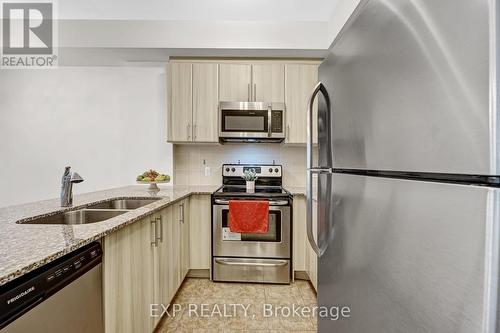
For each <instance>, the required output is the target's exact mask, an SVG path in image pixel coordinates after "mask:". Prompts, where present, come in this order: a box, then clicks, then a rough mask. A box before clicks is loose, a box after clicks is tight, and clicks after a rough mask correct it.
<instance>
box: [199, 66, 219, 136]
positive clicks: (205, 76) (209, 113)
mask: <svg viewBox="0 0 500 333" xmlns="http://www.w3.org/2000/svg"><path fill="white" fill-rule="evenodd" d="M218 68H219V65H217V64H209V63H207V64H201V63H200V64H193V141H196V142H218V141H219V137H218V124H217V119H218V116H217V111H218V110H219V99H218V93H219V92H218Z"/></svg>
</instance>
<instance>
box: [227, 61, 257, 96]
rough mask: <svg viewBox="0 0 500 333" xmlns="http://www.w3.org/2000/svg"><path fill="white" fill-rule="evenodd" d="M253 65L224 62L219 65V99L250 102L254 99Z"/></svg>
mask: <svg viewBox="0 0 500 333" xmlns="http://www.w3.org/2000/svg"><path fill="white" fill-rule="evenodd" d="M251 85H252V66H251V65H248V64H233V63H222V64H220V65H219V100H220V101H224V102H228V101H236V102H245V101H248V102H250V101H251V100H252V87H251Z"/></svg>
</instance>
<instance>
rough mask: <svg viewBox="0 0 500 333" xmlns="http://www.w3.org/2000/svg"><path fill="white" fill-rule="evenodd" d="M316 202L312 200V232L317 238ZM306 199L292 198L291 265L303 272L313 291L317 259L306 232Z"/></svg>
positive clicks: (302, 197)
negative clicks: (307, 277)
mask: <svg viewBox="0 0 500 333" xmlns="http://www.w3.org/2000/svg"><path fill="white" fill-rule="evenodd" d="M316 210H317V202H316V200H313V232H314V236H315V237H316V238H317V230H316V229H317V227H316V226H317V215H316ZM306 213H307V212H306V198H305V196H298V195H296V196H295V197H294V198H293V265H294V270H295V271H301V272H303V271H305V272H306V273H307V275H308V276H309V279H310V280H311V283H312V285H313V286H314V289H316V290H317V283H318V257H317V256H316V253H315V252H314V250H313V249H312V247H311V245H310V244H309V240H308V238H307V230H306Z"/></svg>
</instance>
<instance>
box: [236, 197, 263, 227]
mask: <svg viewBox="0 0 500 333" xmlns="http://www.w3.org/2000/svg"><path fill="white" fill-rule="evenodd" d="M229 230H230V231H231V232H237V233H241V234H266V233H267V232H268V231H269V201H264V200H263V201H258V200H229Z"/></svg>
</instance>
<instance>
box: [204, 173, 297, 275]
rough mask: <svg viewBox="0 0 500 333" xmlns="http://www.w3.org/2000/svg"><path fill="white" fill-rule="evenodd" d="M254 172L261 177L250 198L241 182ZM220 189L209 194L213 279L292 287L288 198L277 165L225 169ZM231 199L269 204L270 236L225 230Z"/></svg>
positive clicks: (289, 200)
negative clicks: (246, 171)
mask: <svg viewBox="0 0 500 333" xmlns="http://www.w3.org/2000/svg"><path fill="white" fill-rule="evenodd" d="M247 169H255V171H256V173H257V174H258V176H259V178H258V179H257V180H256V183H255V185H256V186H255V191H254V192H253V193H248V192H247V190H246V187H245V180H244V179H243V178H242V176H243V173H244V171H245V170H247ZM222 184H223V185H222V187H221V188H219V189H218V190H217V191H216V192H214V193H213V194H212V279H213V280H214V281H233V282H261V283H283V284H286V283H290V281H291V276H292V272H293V271H292V212H291V207H292V196H291V195H290V193H289V192H288V191H286V190H285V189H284V188H283V187H282V167H281V165H242V164H237V165H229V164H227V165H223V166H222ZM230 200H267V201H269V231H268V232H267V233H264V234H240V233H233V232H231V231H230V230H229V217H228V216H229V201H230Z"/></svg>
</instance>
